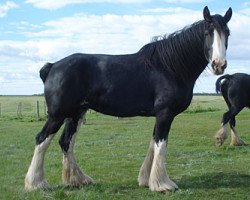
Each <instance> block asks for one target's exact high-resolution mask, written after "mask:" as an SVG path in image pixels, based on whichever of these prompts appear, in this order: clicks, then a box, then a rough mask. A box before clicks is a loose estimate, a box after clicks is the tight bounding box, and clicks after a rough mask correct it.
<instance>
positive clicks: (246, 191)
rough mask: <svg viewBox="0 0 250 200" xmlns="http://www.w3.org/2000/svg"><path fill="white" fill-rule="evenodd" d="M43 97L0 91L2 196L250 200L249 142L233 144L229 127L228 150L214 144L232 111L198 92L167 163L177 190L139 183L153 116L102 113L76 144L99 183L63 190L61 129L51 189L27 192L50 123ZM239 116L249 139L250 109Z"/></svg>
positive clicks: (50, 164)
mask: <svg viewBox="0 0 250 200" xmlns="http://www.w3.org/2000/svg"><path fill="white" fill-rule="evenodd" d="M37 100H40V101H43V97H5V96H2V97H1V96H0V103H1V106H2V112H1V117H0V135H1V139H0V160H1V162H0V181H1V187H0V199H8V200H9V199H36V200H37V199H150V200H152V199H192V200H193V199H199V200H200V199H209V200H211V199H234V200H235V199H240V200H242V199H250V146H249V145H248V146H243V147H231V146H229V144H230V132H228V133H229V137H228V139H227V140H226V141H225V143H224V145H223V146H222V147H216V146H215V142H214V135H215V133H216V131H217V130H218V128H219V127H220V121H221V117H222V114H223V113H224V112H225V111H226V109H227V108H226V104H225V102H224V101H223V99H222V97H221V96H195V97H194V99H193V101H192V104H191V106H190V107H189V108H188V110H187V111H186V112H185V113H182V114H180V115H179V116H177V117H176V118H175V120H174V122H173V124H172V129H171V132H170V136H169V142H168V151H167V168H168V174H169V176H170V178H171V179H172V180H174V181H175V183H176V184H177V185H178V186H179V190H178V191H176V192H174V193H173V192H171V193H164V194H163V193H156V192H150V191H149V189H148V188H143V187H139V186H138V183H137V176H138V173H139V168H140V166H141V164H142V162H143V160H144V157H145V155H146V152H147V149H148V145H149V141H150V139H151V136H152V130H153V125H154V121H155V120H154V118H145V117H135V118H121V119H118V118H115V117H110V116H104V115H102V114H98V113H95V112H91V113H90V112H88V113H87V116H86V120H87V122H86V125H84V126H82V128H81V129H80V131H79V134H78V136H77V140H76V145H75V154H76V158H77V160H78V163H79V166H80V167H81V168H82V169H83V171H84V172H85V173H86V174H87V175H89V176H91V177H92V178H93V179H94V181H95V184H94V185H88V186H85V187H81V188H78V189H76V188H64V187H63V185H62V183H61V170H62V153H61V149H60V147H59V145H58V139H59V136H60V133H58V134H57V135H56V136H55V138H54V140H53V141H52V144H51V145H50V147H49V149H48V153H47V154H46V157H45V173H46V178H47V180H48V182H49V183H50V185H51V190H50V191H36V192H31V193H26V192H25V191H24V189H23V188H24V177H25V174H26V172H27V169H28V166H29V164H30V161H31V158H32V155H33V150H34V144H35V136H36V134H37V133H38V132H39V131H40V129H41V128H42V126H43V124H44V121H42V120H41V119H37V117H36V112H35V108H34V107H35V103H36V101H37ZM18 102H23V103H22V104H23V105H25V107H24V114H23V116H22V117H20V116H19V117H17V116H16V114H15V112H16V111H15V108H16V105H17V103H18ZM8 106H9V108H8V109H7V107H8ZM12 107H14V109H12ZM236 119H237V126H236V128H237V130H238V132H239V135H240V136H241V138H242V139H243V140H244V141H245V142H246V143H248V144H249V143H250V133H249V132H250V131H249V129H250V123H249V122H250V110H248V109H244V110H243V111H242V112H241V113H240V114H239V115H238V116H237V118H236Z"/></svg>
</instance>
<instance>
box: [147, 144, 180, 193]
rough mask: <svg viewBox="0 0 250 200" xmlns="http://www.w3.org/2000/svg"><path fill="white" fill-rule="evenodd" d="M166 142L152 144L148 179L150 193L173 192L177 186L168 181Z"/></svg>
mask: <svg viewBox="0 0 250 200" xmlns="http://www.w3.org/2000/svg"><path fill="white" fill-rule="evenodd" d="M165 160H166V141H165V140H164V141H159V142H158V144H156V143H155V144H154V160H153V164H152V169H151V173H150V177H149V188H150V190H151V191H159V192H164V191H174V190H176V189H178V186H177V185H176V184H175V183H174V182H173V181H172V180H170V178H169V177H168V175H167V171H166V167H165Z"/></svg>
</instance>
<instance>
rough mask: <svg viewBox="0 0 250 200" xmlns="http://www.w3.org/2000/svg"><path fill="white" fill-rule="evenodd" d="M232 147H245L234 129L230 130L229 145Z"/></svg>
mask: <svg viewBox="0 0 250 200" xmlns="http://www.w3.org/2000/svg"><path fill="white" fill-rule="evenodd" d="M230 145H233V146H242V145H246V143H245V142H244V141H243V140H242V139H241V138H240V136H239V135H238V133H237V131H236V129H235V128H234V127H232V128H231V144H230Z"/></svg>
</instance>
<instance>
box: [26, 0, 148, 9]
mask: <svg viewBox="0 0 250 200" xmlns="http://www.w3.org/2000/svg"><path fill="white" fill-rule="evenodd" d="M149 1H151V0H60V1H55V0H42V1H41V0H26V1H25V2H26V3H29V4H32V5H33V6H35V7H37V8H41V9H48V10H55V9H59V8H63V7H65V6H67V5H71V4H84V3H145V2H149Z"/></svg>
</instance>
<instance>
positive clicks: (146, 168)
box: [138, 139, 155, 186]
mask: <svg viewBox="0 0 250 200" xmlns="http://www.w3.org/2000/svg"><path fill="white" fill-rule="evenodd" d="M154 143H155V142H154V139H152V140H151V141H150V144H149V148H148V153H147V156H146V157H145V159H144V162H143V163H142V166H141V169H140V172H139V176H138V182H139V186H148V181H149V176H150V172H151V168H152V163H153V159H154Z"/></svg>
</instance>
